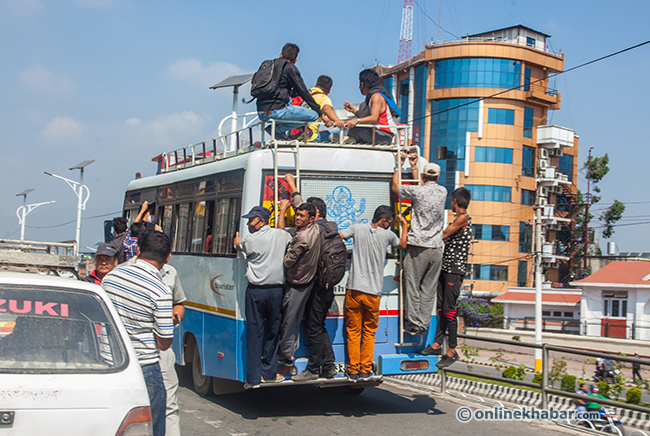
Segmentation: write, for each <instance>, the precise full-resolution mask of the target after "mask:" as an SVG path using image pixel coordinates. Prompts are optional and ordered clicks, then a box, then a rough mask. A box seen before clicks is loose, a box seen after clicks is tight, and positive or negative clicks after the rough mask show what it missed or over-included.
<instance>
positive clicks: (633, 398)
mask: <svg viewBox="0 0 650 436" xmlns="http://www.w3.org/2000/svg"><path fill="white" fill-rule="evenodd" d="M625 402H626V403H628V404H639V403H640V402H641V389H639V388H630V389H628V390H627V394H625Z"/></svg>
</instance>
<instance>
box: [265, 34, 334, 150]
mask: <svg viewBox="0 0 650 436" xmlns="http://www.w3.org/2000/svg"><path fill="white" fill-rule="evenodd" d="M299 52H300V49H299V48H298V46H297V45H296V44H292V43H287V44H285V45H284V47H282V53H280V56H279V57H278V59H275V60H274V61H273V62H274V69H275V68H278V69H279V71H280V75H279V78H278V79H277V80H278V82H277V86H276V87H275V89H273V91H272V92H271V95H266V96H264V97H258V98H257V112H258V116H259V119H260V121H268V120H270V119H275V120H277V121H276V124H275V128H276V135H277V136H278V138H287V137H289V135H290V131H291V129H293V128H294V127H300V124H299V123H283V122H282V121H303V122H313V121H316V120H317V119H318V117H320V116H321V115H322V111H321V109H320V106H319V105H318V103H316V101H315V100H314V98H313V97H312V96H311V94H310V93H309V90H308V89H307V86H305V82H304V81H303V80H302V77H301V76H300V71H298V68H296V66H295V63H296V62H297V61H298V53H299ZM273 79H275V74H274V75H273V78H271V80H273ZM254 82H255V77H253V86H254V85H255V83H254ZM296 95H299V96H300V97H302V99H303V100H304V101H305V103H307V105H308V106H309V107H310V108H311V109H308V108H306V107H302V106H294V105H292V104H291V97H295V96H296Z"/></svg>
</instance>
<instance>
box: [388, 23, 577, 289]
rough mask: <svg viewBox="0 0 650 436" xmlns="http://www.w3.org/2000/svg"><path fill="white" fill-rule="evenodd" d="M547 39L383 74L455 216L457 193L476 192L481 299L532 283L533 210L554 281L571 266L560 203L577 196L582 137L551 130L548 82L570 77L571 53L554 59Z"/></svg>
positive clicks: (536, 36)
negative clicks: (437, 170) (538, 214)
mask: <svg viewBox="0 0 650 436" xmlns="http://www.w3.org/2000/svg"><path fill="white" fill-rule="evenodd" d="M547 38H548V35H545V34H543V33H540V32H537V31H534V30H532V29H529V28H526V27H524V26H515V27H511V28H506V29H500V30H496V31H492V32H487V33H483V34H477V35H471V36H468V37H465V38H463V39H461V40H457V41H452V42H441V43H437V44H431V45H427V46H426V47H425V50H424V51H423V52H421V53H419V54H418V55H417V56H415V57H413V58H412V59H410V60H408V61H405V62H402V63H401V64H399V65H396V66H379V67H377V71H378V73H379V74H380V76H381V77H382V79H383V81H384V82H383V83H384V86H385V87H386V88H387V89H388V90H389V91H390V92H391V93H392V94H393V95H394V96H395V97H396V100H397V104H398V106H399V107H400V110H401V112H402V117H401V118H400V122H401V123H408V124H409V125H411V126H412V138H411V139H412V144H414V145H417V146H419V149H420V154H421V155H422V156H423V157H425V158H426V159H427V160H429V161H430V162H436V163H438V164H439V165H440V167H441V176H440V179H439V182H438V183H440V184H442V185H443V186H445V187H446V188H447V190H448V192H449V194H450V195H449V197H448V201H447V208H448V209H450V205H451V192H452V191H453V190H454V189H455V188H457V187H460V186H464V187H466V188H467V189H469V190H470V192H471V193H472V202H471V204H470V207H469V209H468V213H469V215H470V216H471V217H472V224H473V228H474V239H475V243H474V244H472V249H473V255H470V257H469V259H468V262H469V264H470V265H472V273H470V274H468V275H467V277H466V281H465V286H466V287H471V288H472V290H473V293H474V295H479V296H480V295H484V296H494V295H496V294H498V293H502V292H506V291H507V288H508V287H516V286H531V285H532V282H533V280H532V278H533V255H532V252H533V250H534V247H533V246H532V245H533V244H532V239H533V237H532V230H533V226H532V224H533V216H534V209H533V206H534V205H539V206H540V207H544V221H543V223H544V228H545V237H544V239H545V249H546V250H547V251H548V253H547V254H549V256H551V257H550V258H545V265H544V266H545V267H546V269H545V274H546V279H547V280H548V281H552V282H558V281H562V280H563V278H562V277H561V276H562V274H563V271H562V265H560V263H558V260H559V261H561V260H562V259H564V260H565V262H566V260H567V259H568V257H566V256H564V254H565V249H566V248H565V246H566V245H568V244H569V242H568V239H570V233H571V228H572V226H573V223H571V222H570V219H567V218H566V216H567V215H566V213H562V204H564V203H566V198H565V194H570V193H571V190H572V189H573V192H575V188H573V187H575V185H576V182H577V154H578V138H577V136H575V135H574V134H573V131H572V130H570V129H566V128H563V127H558V126H552V125H548V121H549V120H548V116H549V111H553V110H558V109H560V105H561V95H560V94H559V93H558V92H557V91H555V90H554V89H552V88H551V87H550V86H549V80H551V81H552V80H553V79H552V75H553V73H557V72H561V71H563V69H564V55H561V54H555V53H551V52H550V51H548V49H547V46H546V39H547ZM549 76H551V77H550V78H549ZM538 130H539V131H540V132H543V134H542V135H541V136H543V138H542V137H541V136H540V138H538ZM541 186H544V187H543V188H541ZM572 186H573V187H572ZM540 189H543V191H539V190H540ZM540 192H541V193H542V194H541V195H542V196H544V198H539V197H540ZM562 217H564V218H562ZM558 218H559V219H558ZM451 220H453V214H452V213H451V211H449V213H448V221H451ZM566 252H567V253H568V252H569V251H568V250H567V251H566ZM555 255H557V259H555V258H554V257H553V256H555ZM567 270H568V269H567V268H565V271H564V273H566V271H567Z"/></svg>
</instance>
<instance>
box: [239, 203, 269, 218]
mask: <svg viewBox="0 0 650 436" xmlns="http://www.w3.org/2000/svg"><path fill="white" fill-rule="evenodd" d="M270 216H271V211H270V210H268V209H267V208H265V207H263V206H254V207H253V208H252V209H251V210H250V212H248V213H247V214H246V215H242V218H255V217H257V218H264V219H265V220H268V219H269V217H270Z"/></svg>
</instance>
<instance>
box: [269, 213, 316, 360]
mask: <svg viewBox="0 0 650 436" xmlns="http://www.w3.org/2000/svg"><path fill="white" fill-rule="evenodd" d="M315 219H316V208H315V207H314V205H313V204H310V203H303V204H302V205H300V207H298V208H297V210H296V228H297V230H296V234H295V235H294V237H293V239H292V240H291V244H290V245H289V249H288V250H287V253H286V254H285V255H284V266H285V268H286V269H287V270H286V276H287V277H286V278H287V280H286V287H285V293H284V298H283V300H282V324H281V326H280V346H279V350H278V359H280V360H284V362H285V364H289V365H291V364H292V363H293V357H294V353H295V351H296V348H297V339H298V327H299V325H300V320H301V319H302V315H303V312H304V311H305V304H307V300H308V299H309V294H310V293H311V289H312V287H313V286H314V277H315V276H316V268H317V267H318V260H319V258H320V251H321V237H320V233H319V231H318V227H317V226H316V225H315V224H314V220H315Z"/></svg>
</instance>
